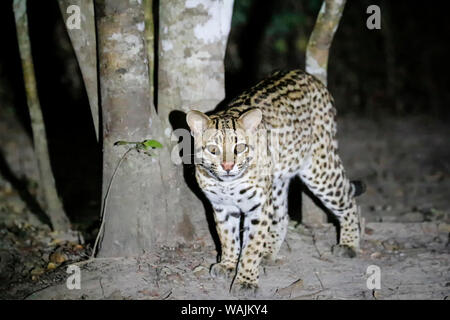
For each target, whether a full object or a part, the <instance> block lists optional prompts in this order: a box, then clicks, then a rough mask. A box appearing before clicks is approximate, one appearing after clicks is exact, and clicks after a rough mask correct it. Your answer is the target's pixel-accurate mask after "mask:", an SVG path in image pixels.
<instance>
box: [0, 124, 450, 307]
mask: <svg viewBox="0 0 450 320" xmlns="http://www.w3.org/2000/svg"><path fill="white" fill-rule="evenodd" d="M9 125H10V124H9ZM1 131H2V126H1V121H0V132H1ZM10 131H13V130H11V128H9V129H8V130H7V131H5V132H10ZM338 131H339V145H340V150H341V156H342V158H343V161H344V165H345V166H346V168H347V173H348V175H349V176H350V177H351V178H352V179H362V180H363V181H365V183H366V184H367V192H366V194H364V195H363V196H361V197H360V198H358V200H359V203H360V204H361V207H362V214H363V217H364V218H365V221H366V222H367V223H366V229H365V232H364V240H363V242H362V252H361V253H360V254H359V256H358V257H357V258H354V259H345V258H336V257H334V256H332V255H331V251H330V249H331V246H332V245H334V244H335V243H336V232H335V228H334V227H333V226H332V225H331V224H326V225H324V226H322V227H318V228H307V227H305V226H303V225H300V224H298V223H296V222H293V221H292V222H291V224H290V228H289V231H288V236H287V240H286V242H285V244H284V245H283V247H282V250H281V255H282V256H284V259H282V260H281V261H280V262H279V263H277V264H276V265H268V266H264V267H263V268H262V269H261V279H260V290H259V292H258V293H257V295H256V296H248V297H244V298H247V299H253V298H257V299H448V296H449V294H450V272H449V264H450V256H449V254H450V244H449V234H450V220H449V208H450V197H449V193H448V191H449V190H450V168H449V165H450V145H449V139H448V138H449V137H450V129H449V127H448V125H446V124H444V123H442V122H439V121H435V120H427V119H422V118H409V119H404V121H395V120H393V119H391V120H383V121H381V122H375V121H368V120H361V119H354V118H351V117H344V118H342V120H340V122H339V127H338ZM17 136H19V135H17ZM2 137H5V136H3V135H2ZM20 139H21V140H19V142H20V143H21V148H20V152H18V151H17V150H18V149H17V150H16V149H15V148H17V146H15V145H14V141H13V139H9V140H8V143H7V144H4V143H3V142H2V141H0V142H1V143H0V146H2V147H3V150H2V152H3V154H4V155H5V158H6V160H7V161H6V162H9V163H11V165H10V167H11V171H12V173H13V174H17V175H19V174H20V171H21V170H22V173H24V171H26V172H25V173H27V172H32V168H33V166H32V165H30V164H29V163H28V162H27V161H24V160H23V159H24V158H23V157H21V156H20V154H22V155H24V154H25V155H28V158H29V153H30V152H29V150H28V151H27V149H26V148H25V147H23V146H24V145H27V144H26V143H25V142H26V139H24V138H23V137H22V138H20ZM0 140H1V139H0ZM24 141H25V142H24ZM5 146H6V147H7V148H6V149H7V150H5ZM8 148H9V149H8ZM19 160H20V161H19ZM18 164H20V165H18ZM9 180H10V179H9V178H8V177H5V175H4V170H3V171H2V175H0V298H2V299H24V298H27V299H235V298H236V297H234V296H232V295H231V294H230V293H229V290H228V289H229V285H230V281H226V280H215V279H212V278H211V277H210V276H209V272H208V271H209V267H210V265H211V264H212V263H214V262H215V260H216V255H217V252H216V250H215V247H214V245H213V242H212V240H211V238H210V237H209V236H206V237H204V238H199V239H196V241H195V242H194V243H193V244H191V245H188V246H182V247H178V248H161V249H160V250H159V251H158V252H155V253H152V254H147V255H144V256H142V257H140V258H116V259H96V260H89V261H84V262H81V261H83V260H86V259H87V257H88V255H89V253H90V250H89V246H86V245H85V244H84V243H82V242H81V243H80V241H79V239H78V238H77V235H76V234H70V235H61V234H56V233H52V232H50V230H49V229H48V227H46V226H45V225H43V224H42V223H41V222H40V221H39V220H38V219H36V217H35V215H33V214H31V213H30V210H29V208H28V207H27V205H26V204H25V203H24V202H23V194H21V193H19V192H18V191H17V190H16V189H15V185H14V184H11V183H10V181H9ZM16 185H17V184H16ZM71 264H77V265H79V266H80V270H81V289H80V290H77V289H74V290H69V289H68V288H67V286H66V280H67V279H68V277H69V274H67V273H66V270H67V267H68V266H69V265H71ZM371 265H375V266H378V267H379V268H380V275H381V288H380V289H379V290H371V289H368V288H367V283H366V282H367V279H368V277H369V275H368V274H367V268H368V267H369V266H371Z"/></svg>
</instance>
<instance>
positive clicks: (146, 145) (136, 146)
mask: <svg viewBox="0 0 450 320" xmlns="http://www.w3.org/2000/svg"><path fill="white" fill-rule="evenodd" d="M124 145H132V146H131V147H130V148H129V149H128V150H127V151H126V152H125V153H124V154H123V155H122V157H120V160H119V162H118V163H117V166H116V168H115V169H114V172H113V174H112V176H111V179H110V180H109V184H108V189H107V191H106V194H105V198H104V199H103V206H102V214H101V218H102V222H101V224H100V229H99V230H98V234H97V238H96V239H95V243H94V247H93V248H92V253H91V259H94V258H95V253H96V250H97V246H98V242H99V240H100V237H101V235H102V233H103V229H104V225H105V212H106V210H105V209H106V205H107V203H108V196H109V191H110V190H111V186H112V184H113V181H114V177H115V176H116V173H117V170H118V169H119V167H120V165H121V164H122V161H123V160H124V159H125V158H126V156H127V155H128V154H129V153H130V151H131V150H136V151H138V152H144V153H145V154H146V155H148V156H150V157H152V156H154V154H152V153H151V152H150V150H154V149H161V148H162V147H163V145H162V144H161V143H160V142H158V141H156V140H152V139H147V140H143V141H138V142H134V141H124V140H120V141H116V142H114V146H124Z"/></svg>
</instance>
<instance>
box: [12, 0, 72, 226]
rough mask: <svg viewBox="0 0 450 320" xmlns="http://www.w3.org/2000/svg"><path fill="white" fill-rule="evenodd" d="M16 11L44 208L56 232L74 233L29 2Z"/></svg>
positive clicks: (18, 0)
mask: <svg viewBox="0 0 450 320" xmlns="http://www.w3.org/2000/svg"><path fill="white" fill-rule="evenodd" d="M13 8H14V16H15V21H16V29H17V40H18V43H19V51H20V58H21V61H22V71H23V78H24V82H25V90H26V98H27V104H28V110H29V112H30V119H31V129H32V131H33V143H34V152H35V154H36V158H37V160H38V168H39V176H40V181H39V187H40V189H41V190H42V194H43V196H44V201H45V206H44V208H45V210H46V212H47V214H48V216H49V217H50V221H51V224H52V227H53V229H55V230H59V231H68V230H69V229H70V222H69V219H68V218H67V215H66V213H65V212H64V209H63V205H62V203H61V200H60V199H59V197H58V193H57V191H56V186H55V179H54V177H53V172H52V169H51V164H50V158H49V153H48V145H47V137H46V132H45V125H44V118H43V115H42V110H41V106H40V103H39V97H38V93H37V87H36V78H35V74H34V66H33V58H32V54H31V44H30V38H29V35H28V18H27V6H26V0H14V3H13Z"/></svg>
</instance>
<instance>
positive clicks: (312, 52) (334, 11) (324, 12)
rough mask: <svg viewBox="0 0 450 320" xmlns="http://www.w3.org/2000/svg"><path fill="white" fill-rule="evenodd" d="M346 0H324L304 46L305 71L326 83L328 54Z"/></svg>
mask: <svg viewBox="0 0 450 320" xmlns="http://www.w3.org/2000/svg"><path fill="white" fill-rule="evenodd" d="M345 1H346V0H325V1H324V2H323V3H322V7H321V8H320V11H319V15H318V17H317V20H316V24H315V26H314V29H313V31H312V33H311V36H310V38H309V42H308V46H307V48H306V72H308V73H309V74H312V75H313V76H315V77H317V78H318V79H319V80H320V81H322V82H323V83H324V84H325V85H327V67H328V55H329V52H330V47H331V42H332V41H333V37H334V34H335V33H336V30H337V28H338V26H339V21H340V19H341V16H342V12H343V11H344V6H345Z"/></svg>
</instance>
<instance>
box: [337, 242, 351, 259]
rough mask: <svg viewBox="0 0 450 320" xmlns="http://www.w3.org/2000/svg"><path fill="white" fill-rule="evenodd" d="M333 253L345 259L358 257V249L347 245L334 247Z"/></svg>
mask: <svg viewBox="0 0 450 320" xmlns="http://www.w3.org/2000/svg"><path fill="white" fill-rule="evenodd" d="M331 252H332V253H333V255H334V256H336V257H344V258H354V257H356V249H355V248H352V247H350V246H348V245H345V244H337V245H335V246H333V248H332V249H331Z"/></svg>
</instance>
